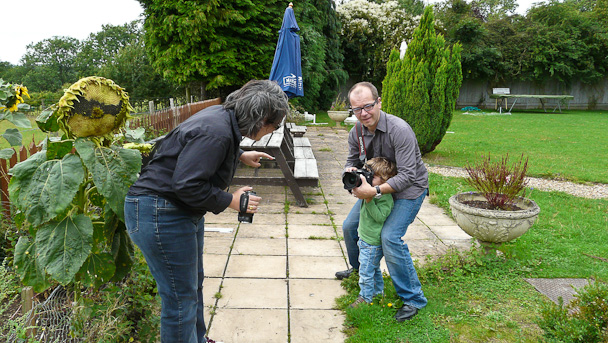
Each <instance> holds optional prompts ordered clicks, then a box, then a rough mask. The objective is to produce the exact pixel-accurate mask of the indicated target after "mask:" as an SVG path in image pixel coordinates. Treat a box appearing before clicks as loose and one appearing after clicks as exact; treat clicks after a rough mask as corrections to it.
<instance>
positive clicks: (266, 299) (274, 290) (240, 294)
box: [217, 278, 288, 309]
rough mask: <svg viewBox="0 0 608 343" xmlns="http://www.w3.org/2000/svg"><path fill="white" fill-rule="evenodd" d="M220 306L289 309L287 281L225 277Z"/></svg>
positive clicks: (218, 303) (218, 302)
mask: <svg viewBox="0 0 608 343" xmlns="http://www.w3.org/2000/svg"><path fill="white" fill-rule="evenodd" d="M221 294H222V297H221V298H220V299H219V300H218V301H217V306H218V308H267V309H271V308H274V309H277V308H283V309H287V296H288V294H287V281H286V280H281V279H232V278H226V279H224V283H223V284H222V290H221Z"/></svg>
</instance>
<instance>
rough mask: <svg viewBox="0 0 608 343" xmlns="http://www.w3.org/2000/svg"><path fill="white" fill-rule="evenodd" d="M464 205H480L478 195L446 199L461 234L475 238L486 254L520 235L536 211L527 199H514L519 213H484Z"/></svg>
mask: <svg viewBox="0 0 608 343" xmlns="http://www.w3.org/2000/svg"><path fill="white" fill-rule="evenodd" d="M467 201H469V202H470V201H480V202H484V201H485V198H484V197H483V195H481V194H480V193H474V192H469V193H460V194H456V195H454V196H452V197H451V198H450V199H449V203H450V208H451V210H452V215H453V217H454V219H455V220H456V223H457V224H458V226H460V228H461V229H462V230H464V232H466V233H468V234H469V235H470V236H472V237H474V238H477V240H478V241H479V243H480V244H481V245H483V246H484V248H485V249H486V252H488V251H489V250H490V249H492V248H493V247H497V246H500V244H502V243H504V242H508V241H512V240H514V239H516V238H517V237H519V236H521V235H523V234H524V233H526V231H528V229H529V228H530V227H531V226H532V224H534V222H535V221H536V219H537V218H538V214H539V213H540V207H538V205H537V204H536V203H535V202H534V201H533V200H530V199H526V198H523V197H517V198H516V200H515V202H514V205H515V206H517V207H518V208H520V209H521V210H516V211H505V210H488V209H483V208H477V207H474V206H471V205H468V204H466V203H465V202H467Z"/></svg>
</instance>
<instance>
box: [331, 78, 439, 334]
mask: <svg viewBox="0 0 608 343" xmlns="http://www.w3.org/2000/svg"><path fill="white" fill-rule="evenodd" d="M348 99H349V101H350V105H351V112H352V113H353V114H354V115H355V116H356V117H357V119H358V120H359V122H358V123H357V124H355V127H353V128H352V129H351V131H350V133H349V135H348V145H349V153H348V157H347V159H346V167H345V171H351V170H354V169H356V168H361V167H362V166H363V164H364V163H365V161H366V160H368V159H371V158H372V157H385V158H387V159H389V160H391V161H393V162H395V163H396V164H397V175H395V176H394V177H392V178H390V179H388V180H387V181H386V182H385V183H383V184H381V185H379V186H376V187H372V186H371V185H370V184H369V183H367V181H366V180H365V178H364V177H362V184H361V186H359V187H357V188H355V189H353V190H352V194H353V196H354V197H356V198H357V199H359V200H358V201H357V203H356V204H355V205H354V206H353V208H352V210H351V211H350V213H349V214H348V216H347V217H346V219H345V220H344V223H343V224H342V231H343V233H344V242H345V244H346V250H347V254H348V260H349V263H350V265H351V266H352V268H350V269H347V270H344V271H339V272H337V273H336V278H338V279H340V280H341V279H343V278H347V277H349V276H350V274H351V273H352V272H353V271H355V270H358V269H359V247H358V246H357V242H358V240H359V235H358V231H357V229H358V227H359V212H360V209H361V203H362V201H364V200H365V199H370V198H373V197H377V198H379V197H381V196H382V194H389V193H391V194H393V198H394V203H395V205H394V208H393V210H392V212H391V214H390V215H389V216H388V218H387V219H386V221H385V223H384V226H383V227H382V234H381V243H382V250H383V253H384V258H385V261H386V265H387V267H388V271H389V273H390V275H391V279H392V280H393V284H394V286H395V290H396V291H397V295H399V297H400V298H401V300H403V304H404V305H403V307H401V308H400V309H399V310H398V311H397V314H396V315H395V319H396V320H397V321H399V322H402V321H405V320H408V319H411V318H412V317H414V316H415V315H416V314H417V313H418V310H419V309H421V308H423V307H424V306H426V303H427V299H426V298H425V296H424V293H423V292H422V286H421V284H420V281H419V280H418V275H417V273H416V270H415V269H414V264H413V262H412V257H411V256H410V252H409V249H408V246H407V244H405V243H404V242H403V240H402V239H401V238H402V237H403V236H404V235H405V233H406V231H407V228H408V226H409V225H410V224H411V223H412V222H413V221H414V219H415V218H416V215H417V214H418V211H419V210H420V207H421V205H422V201H423V200H424V197H425V196H426V195H427V193H428V187H429V184H428V173H427V170H426V168H425V166H424V163H423V162H422V158H421V154H420V149H419V148H418V141H417V140H416V135H415V134H414V131H413V130H412V128H411V127H410V126H409V124H408V123H406V122H405V121H404V120H403V119H401V118H399V117H396V116H393V115H391V114H388V113H385V112H383V111H381V106H382V102H381V100H380V97H379V96H378V90H377V89H376V87H375V86H374V85H373V84H371V83H369V82H360V83H357V84H355V85H354V86H353V87H352V88H351V89H350V91H349V92H348Z"/></svg>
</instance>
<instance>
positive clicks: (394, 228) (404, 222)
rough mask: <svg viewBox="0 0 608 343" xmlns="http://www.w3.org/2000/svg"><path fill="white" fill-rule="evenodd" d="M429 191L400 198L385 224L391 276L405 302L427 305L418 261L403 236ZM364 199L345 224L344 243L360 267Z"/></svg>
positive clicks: (384, 244)
mask: <svg viewBox="0 0 608 343" xmlns="http://www.w3.org/2000/svg"><path fill="white" fill-rule="evenodd" d="M426 194H427V192H423V193H422V195H420V196H419V197H418V198H416V199H396V200H395V206H394V207H393V211H392V212H391V214H390V215H389V216H388V218H387V219H386V221H385V222H384V226H382V236H381V239H382V251H383V252H384V259H385V261H386V266H387V268H388V272H389V274H390V275H391V279H392V281H393V285H395V290H396V291H397V295H398V296H399V297H400V298H401V300H403V303H404V304H407V305H410V306H413V307H415V308H418V309H420V308H423V307H424V306H426V304H427V299H426V297H425V296H424V293H423V292H422V285H421V284H420V280H418V274H417V273H416V269H415V268H414V262H413V261H412V257H411V255H410V251H409V249H408V247H407V244H406V243H405V242H403V240H402V239H401V237H403V236H405V233H406V232H407V228H408V226H409V225H410V224H411V223H412V222H413V221H414V219H416V215H417V214H418V211H419V210H420V207H421V206H422V201H423V200H424V197H425V196H426ZM361 201H362V200H359V201H357V203H355V205H354V206H353V208H352V209H351V211H350V213H349V214H348V216H347V217H346V219H345V220H344V223H343V224H342V232H343V234H344V243H345V245H346V251H347V253H348V262H349V263H350V265H351V266H352V267H353V268H355V269H359V247H358V246H357V242H358V241H359V234H358V232H357V228H358V227H359V211H360V209H361Z"/></svg>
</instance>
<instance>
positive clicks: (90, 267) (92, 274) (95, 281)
mask: <svg viewBox="0 0 608 343" xmlns="http://www.w3.org/2000/svg"><path fill="white" fill-rule="evenodd" d="M115 270H116V266H115V265H114V260H113V259H112V255H111V254H110V253H107V252H103V253H93V254H91V255H89V258H87V260H86V261H85V262H84V264H83V265H82V268H80V274H81V275H82V279H81V280H82V282H83V283H84V284H85V285H87V286H89V287H95V288H99V286H101V285H103V284H104V283H106V282H108V281H110V278H111V277H112V276H113V275H114V271H115Z"/></svg>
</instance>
